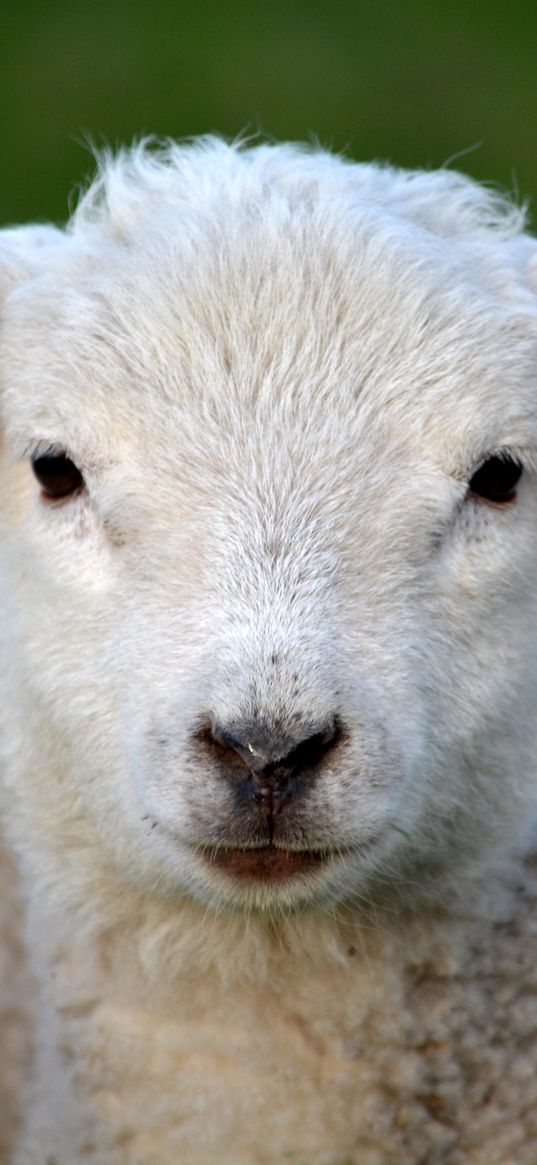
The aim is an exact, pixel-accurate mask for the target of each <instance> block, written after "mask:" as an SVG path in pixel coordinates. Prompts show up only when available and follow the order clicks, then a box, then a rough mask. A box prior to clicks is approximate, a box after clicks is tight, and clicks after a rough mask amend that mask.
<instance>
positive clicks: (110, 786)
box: [0, 138, 537, 1165]
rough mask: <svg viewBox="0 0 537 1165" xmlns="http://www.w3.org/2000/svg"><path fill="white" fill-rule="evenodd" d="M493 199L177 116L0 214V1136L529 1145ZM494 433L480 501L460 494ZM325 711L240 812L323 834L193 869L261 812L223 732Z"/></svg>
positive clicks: (525, 893)
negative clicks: (40, 474) (178, 124)
mask: <svg viewBox="0 0 537 1165" xmlns="http://www.w3.org/2000/svg"><path fill="white" fill-rule="evenodd" d="M524 228H525V217H524V213H523V211H522V210H520V209H519V208H518V207H515V206H513V205H512V204H511V203H510V202H508V201H507V200H504V199H503V198H502V197H500V196H499V195H498V194H497V193H496V192H495V191H491V190H486V189H484V188H483V187H481V186H479V185H478V184H476V183H475V182H473V181H471V180H470V179H468V178H465V177H464V176H462V175H459V174H454V173H452V172H450V171H449V170H443V171H439V172H434V173H406V172H403V171H398V170H396V169H393V168H390V167H388V166H379V165H355V164H353V163H350V162H348V161H346V160H345V159H342V158H339V157H335V156H332V155H330V154H328V153H325V152H322V151H319V150H312V149H305V148H299V147H296V146H273V145H259V146H255V147H250V148H248V147H246V146H244V145H243V144H241V143H237V144H234V145H228V144H226V143H224V142H223V141H220V140H219V139H216V138H205V139H201V140H200V141H196V142H193V143H191V144H188V145H176V144H174V143H168V144H167V145H165V146H162V147H156V146H154V145H152V143H147V142H145V143H141V144H140V145H138V146H136V147H134V148H133V149H132V150H130V151H127V150H125V151H122V152H121V153H119V154H118V155H117V156H115V157H114V156H111V155H104V156H103V157H102V158H101V161H100V169H99V174H98V177H97V178H96V180H95V182H94V184H93V185H92V186H91V187H90V189H89V190H88V191H87V193H86V194H85V195H84V196H83V198H82V199H81V202H80V205H79V207H78V209H77V210H76V211H75V213H74V215H73V218H72V220H71V222H70V223H69V224H68V225H67V227H66V229H65V231H63V230H59V229H56V228H53V227H28V228H25V227H21V228H13V229H10V230H6V231H4V232H1V233H0V289H1V295H2V317H1V318H2V325H1V332H0V361H1V385H0V418H1V423H2V433H3V437H2V441H3V444H2V456H1V459H0V538H1V545H2V558H1V561H0V588H1V596H2V598H1V601H2V605H3V608H4V611H5V620H4V627H3V629H2V639H1V649H2V664H1V667H0V687H1V690H2V697H1V713H0V715H1V724H2V728H1V736H0V749H1V753H0V755H1V756H2V758H3V760H2V763H3V772H2V786H1V792H0V806H1V808H2V812H3V815H4V821H5V831H4V832H5V839H6V843H7V844H6V847H5V848H6V851H10V852H9V857H6V859H5V860H6V862H9V863H12V862H13V859H14V857H16V859H17V863H18V867H19V870H20V875H19V876H20V879H21V885H20V887H18V886H17V889H16V891H15V890H14V893H13V899H12V898H11V895H10V896H9V898H6V910H5V923H2V926H3V927H4V930H5V938H4V939H3V941H4V947H5V951H6V959H5V960H3V958H2V957H1V956H0V972H1V971H2V970H3V967H4V963H5V968H6V972H5V975H6V979H7V978H8V977H9V979H10V982H9V983H7V984H6V987H5V989H4V988H3V987H1V985H0V1023H2V1022H5V1024H6V1032H7V1035H6V1037H5V1041H6V1042H5V1043H4V1045H3V1046H7V1047H9V1049H10V1052H9V1057H8V1063H7V1064H5V1065H3V1066H2V1067H0V1106H1V1105H3V1107H4V1109H5V1112H6V1120H5V1131H4V1130H3V1129H2V1131H0V1155H1V1154H2V1152H3V1154H4V1156H3V1157H2V1160H3V1159H6V1160H7V1161H9V1162H12V1163H13V1165H43V1162H44V1161H45V1160H46V1161H47V1162H49V1161H50V1162H54V1165H82V1163H83V1162H84V1163H85V1162H88V1163H89V1165H177V1163H178V1162H180V1163H181V1165H279V1163H280V1162H282V1161H286V1160H289V1161H293V1162H294V1163H295V1165H417V1163H418V1162H420V1163H422V1165H441V1163H443V1165H515V1163H516V1165H535V1161H536V1160H537V1125H536V1123H535V1117H534V1115H532V1113H535V1111H536V1105H537V1084H536V1083H535V1081H536V1079H537V1072H536V1069H537V1023H536V1019H535V1014H536V1010H535V1003H536V994H537V971H536V967H537V929H536V922H535V916H534V905H535V898H536V894H537V887H536V885H535V882H536V879H535V862H534V859H533V858H532V854H533V852H534V848H535V835H536V827H537V780H536V772H535V756H536V744H537V741H536V739H535V737H536V734H537V729H536V723H535V715H534V707H535V699H536V695H537V637H536V636H535V635H534V634H533V628H534V627H535V626H536V617H537V610H536V608H537V592H536V586H535V578H536V577H537V539H536V538H535V529H536V525H537V483H536V474H537V404H536V390H535V383H536V369H537V298H536V296H537V248H536V245H535V243H534V241H533V240H532V239H531V238H530V236H529V235H528V234H526V233H525V230H524ZM50 453H55V454H60V453H62V454H65V455H66V456H67V457H69V458H70V459H71V460H72V461H73V462H74V464H75V465H76V466H77V467H78V469H79V470H80V471H81V473H82V474H83V480H84V488H83V489H82V490H81V491H79V492H78V493H75V494H73V495H72V496H69V497H66V498H65V499H64V500H63V501H61V502H57V503H51V502H50V501H47V500H46V499H45V498H44V497H43V496H42V495H41V492H40V488H39V485H38V483H37V481H36V480H35V477H34V475H33V473H32V468H31V459H32V458H34V459H35V458H36V457H43V456H45V455H49V454H50ZM494 455H500V456H501V457H503V458H504V459H506V460H507V461H508V462H509V459H513V460H515V461H516V462H518V463H520V465H521V466H522V467H523V469H522V475H521V478H520V481H519V482H518V483H517V485H516V498H515V499H514V500H513V501H506V502H505V503H501V504H494V503H493V502H491V501H490V500H489V501H487V499H486V498H479V497H475V496H474V495H472V493H471V492H469V482H470V480H471V479H472V477H473V475H474V474H475V472H476V470H477V469H478V468H479V466H480V465H482V464H483V463H484V462H486V461H487V459H490V458H491V457H492V456H494ZM326 723H336V724H337V725H338V726H339V727H338V731H339V733H340V735H339V736H338V743H337V745H334V746H331V747H330V748H329V750H328V751H327V753H326V755H324V754H323V755H322V757H321V759H320V760H319V761H318V763H317V761H316V762H315V764H314V765H313V768H312V769H311V771H310V769H308V768H307V769H306V771H305V772H304V773H302V774H299V775H298V777H297V781H298V786H297V788H296V789H295V786H293V791H292V794H290V797H291V801H290V804H289V805H287V803H286V805H285V807H284V809H283V810H282V814H281V817H280V818H279V819H278V823H277V825H276V826H275V829H276V835H275V836H276V845H277V846H278V845H280V848H281V849H282V850H283V849H285V850H286V852H287V853H289V851H293V852H294V854H295V856H296V855H297V854H300V852H301V851H303V850H306V851H308V852H310V853H311V852H316V853H319V852H322V853H323V854H325V855H326V854H328V855H329V857H327V858H326V859H325V860H324V861H323V862H322V863H321V864H319V865H316V866H314V867H313V868H312V869H308V870H307V871H306V872H304V873H295V874H294V875H289V876H288V877H282V878H279V879H276V880H274V878H272V879H270V878H269V879H268V880H267V879H263V878H262V877H260V876H253V877H252V876H249V877H247V876H244V875H241V874H239V873H238V872H236V871H235V873H234V872H233V871H229V870H228V871H227V872H226V871H225V870H224V869H222V868H221V867H220V866H219V865H218V863H217V862H215V860H212V859H215V858H216V856H217V855H218V854H219V853H221V849H220V847H221V846H224V847H225V848H227V850H231V851H233V852H235V853H237V854H239V855H241V854H242V858H241V859H240V860H242V859H243V858H244V855H245V854H247V851H248V850H250V849H253V850H254V851H255V847H256V845H258V844H259V845H261V844H263V845H265V844H266V838H264V835H262V829H261V825H259V823H258V825H256V826H255V828H258V829H259V834H255V833H252V830H253V829H254V825H252V822H254V823H255V822H258V818H257V817H256V816H255V814H257V813H258V810H257V809H253V808H252V804H253V802H251V800H248V798H251V787H252V786H251V780H250V777H248V781H247V780H246V777H244V776H241V775H240V773H243V772H244V770H240V772H239V770H236V767H235V768H234V767H233V765H231V768H230V760H229V753H225V755H224V753H221V752H219V751H218V749H219V748H220V745H217V744H215V742H214V740H213V738H212V736H211V732H213V731H215V732H216V727H215V726H223V727H224V728H226V727H227V728H228V729H229V730H231V728H233V730H234V732H235V735H236V734H237V731H238V729H237V727H236V726H237V725H239V726H241V725H242V726H244V725H248V726H249V728H248V731H249V732H250V738H249V739H250V740H251V741H253V740H254V736H253V735H252V733H255V732H256V731H257V730H259V727H260V725H265V726H266V725H267V724H268V725H271V726H272V729H273V730H274V732H278V733H279V734H280V735H281V736H282V738H285V739H286V740H288V741H289V740H292V741H294V742H295V744H296V745H297V746H298V745H299V744H300V741H301V737H300V732H302V736H303V737H304V739H306V737H307V736H308V733H309V734H310V735H311V736H312V737H313V736H314V735H315V732H316V731H317V729H318V727H319V726H322V725H326ZM297 725H298V726H300V725H302V726H308V725H309V726H310V727H309V728H307V727H303V728H302V729H300V727H297ZM312 726H313V727H312ZM231 735H233V734H232V733H231ZM249 747H250V746H249ZM251 751H253V749H251ZM288 751H289V754H290V753H291V751H292V749H291V745H289V746H288ZM237 763H238V762H237ZM237 773H239V775H237ZM240 781H242V782H243V783H242V784H240ZM248 782H250V783H248ZM239 785H240V789H241V790H242V794H241V795H243V800H242V801H241V800H240V798H239V799H237V798H238V789H239ZM271 804H272V802H271ZM259 820H260V819H259ZM278 831H280V832H279V833H278ZM278 838H280V841H278ZM272 852H273V850H272ZM6 868H7V867H6ZM9 868H10V869H11V865H10V866H9ZM11 877H12V876H11ZM10 880H11V879H10ZM19 895H22V899H21V898H20V897H19ZM21 900H22V901H24V903H25V910H26V915H27V917H26V918H25V920H24V940H25V945H26V949H27V952H28V956H29V964H30V969H31V973H32V974H33V975H34V976H35V981H36V984H37V992H38V994H37V1017H34V1016H30V1015H29V1002H28V997H29V995H33V992H32V990H31V987H30V986H29V982H30V981H29V979H28V977H27V972H25V977H24V978H23V977H22V973H21V977H20V978H18V977H17V983H16V984H15V986H14V984H13V972H12V971H11V968H12V967H13V965H14V961H15V957H16V959H17V960H18V961H19V962H20V961H21V958H22V955H21V952H22V937H21V925H22V924H21V910H20V905H18V904H19V902H20V901H21ZM0 922H1V920H0ZM3 933H4V931H2V930H1V929H0V935H1V934H3ZM0 1127H1V1126H0ZM2 1138H3V1140H2Z"/></svg>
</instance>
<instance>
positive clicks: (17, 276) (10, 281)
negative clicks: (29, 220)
mask: <svg viewBox="0 0 537 1165" xmlns="http://www.w3.org/2000/svg"><path fill="white" fill-rule="evenodd" d="M64 240H65V235H64V233H63V231H61V230H59V228H58V227H52V226H28V227H8V228H6V229H5V230H0V301H2V300H4V299H5V297H6V295H9V293H10V291H12V290H13V288H15V287H17V285H18V284H19V283H24V282H25V281H26V280H27V279H32V278H33V277H35V276H36V275H38V274H40V272H42V271H44V270H46V267H47V263H48V262H49V261H50V259H51V258H52V255H53V253H55V252H57V250H58V247H59V246H61V244H62V242H63V241H64Z"/></svg>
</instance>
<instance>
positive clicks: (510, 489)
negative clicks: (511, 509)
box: [468, 455, 522, 506]
mask: <svg viewBox="0 0 537 1165" xmlns="http://www.w3.org/2000/svg"><path fill="white" fill-rule="evenodd" d="M521 474H522V466H521V465H520V463H519V462H518V461H515V460H514V459H513V458H512V457H498V456H497V455H495V456H493V457H487V460H486V461H484V462H483V464H482V465H480V466H479V469H476V471H475V473H474V474H473V476H472V477H471V478H470V483H469V486H468V491H469V494H470V497H474V498H479V499H481V500H482V501H485V502H492V503H493V504H494V505H497V506H498V505H507V504H508V503H509V502H514V500H515V498H516V486H517V484H518V481H519V478H520V476H521Z"/></svg>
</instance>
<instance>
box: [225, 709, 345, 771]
mask: <svg viewBox="0 0 537 1165" xmlns="http://www.w3.org/2000/svg"><path fill="white" fill-rule="evenodd" d="M208 735H209V738H210V740H211V742H212V746H213V748H214V752H215V754H217V755H218V759H219V760H220V763H222V762H224V763H225V764H226V766H228V767H229V768H231V769H236V768H237V765H239V766H240V767H242V768H243V769H244V767H246V768H247V769H248V770H249V771H250V774H251V776H252V777H253V779H254V782H256V783H258V784H259V785H263V786H266V785H268V784H269V783H270V784H276V785H277V784H278V783H281V782H282V781H284V782H285V780H286V778H289V777H291V776H299V775H300V774H301V773H305V772H307V771H309V770H311V769H317V768H318V767H319V766H320V765H321V764H322V762H323V761H324V760H325V758H326V757H327V756H328V754H329V753H330V752H332V750H333V749H334V748H335V747H336V745H337V744H338V743H339V741H340V739H341V736H342V729H341V727H340V724H339V721H338V720H337V719H336V717H332V716H331V717H328V718H327V719H326V720H324V721H323V722H321V723H312V722H311V721H309V720H300V719H298V720H297V721H296V722H295V723H294V725H293V729H292V731H281V730H279V729H278V728H277V727H276V726H274V724H271V723H270V722H268V721H267V722H257V723H255V724H246V723H242V724H228V725H225V726H224V725H220V724H213V725H212V726H211V729H210V732H209V734H208ZM206 739H207V737H206Z"/></svg>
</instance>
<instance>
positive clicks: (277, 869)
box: [205, 846, 328, 882]
mask: <svg viewBox="0 0 537 1165" xmlns="http://www.w3.org/2000/svg"><path fill="white" fill-rule="evenodd" d="M205 856H206V858H207V859H208V861H209V862H210V864H211V866H215V867H216V868H217V869H219V870H223V871H224V873H226V874H232V875H234V876H235V877H236V878H242V879H244V880H245V881H247V880H251V881H253V880H254V879H255V880H256V881H263V882H281V881H284V880H285V879H287V878H296V877H297V876H299V875H300V874H309V873H312V872H313V871H315V870H318V869H319V868H320V867H321V866H322V865H323V864H325V863H326V862H327V861H328V855H327V854H321V853H314V852H313V851H311V850H285V849H276V848H275V847H273V846H264V847H263V848H262V849H244V850H242V849H217V850H211V851H210V852H207V853H206V854H205Z"/></svg>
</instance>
